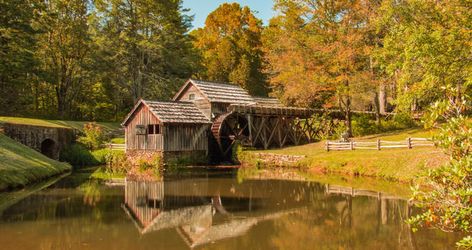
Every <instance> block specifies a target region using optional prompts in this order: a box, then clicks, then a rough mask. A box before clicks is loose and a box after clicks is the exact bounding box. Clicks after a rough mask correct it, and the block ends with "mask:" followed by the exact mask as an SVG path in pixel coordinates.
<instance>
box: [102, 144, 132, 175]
mask: <svg viewBox="0 0 472 250" xmlns="http://www.w3.org/2000/svg"><path fill="white" fill-rule="evenodd" d="M104 157H105V162H106V165H107V167H106V172H108V173H112V174H117V173H127V172H128V171H129V170H130V168H131V164H130V163H129V161H128V160H127V159H126V154H125V152H124V151H113V150H108V151H107V153H106V154H104Z"/></svg>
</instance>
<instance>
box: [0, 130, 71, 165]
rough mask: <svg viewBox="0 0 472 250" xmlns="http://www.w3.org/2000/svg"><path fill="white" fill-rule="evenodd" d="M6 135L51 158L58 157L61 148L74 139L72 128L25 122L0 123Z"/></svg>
mask: <svg viewBox="0 0 472 250" xmlns="http://www.w3.org/2000/svg"><path fill="white" fill-rule="evenodd" d="M0 126H2V127H3V130H4V133H5V135H6V136H8V137H10V138H12V139H14V140H15V141H18V142H20V143H22V144H24V145H26V146H28V147H30V148H32V149H34V150H36V151H38V152H40V153H42V154H44V155H46V156H47V157H49V158H52V159H56V160H57V159H59V155H60V152H61V150H63V149H64V148H65V147H66V146H68V145H70V144H72V143H73V142H74V140H75V134H76V132H75V131H74V129H71V128H66V127H43V126H34V125H25V124H12V123H4V124H0Z"/></svg>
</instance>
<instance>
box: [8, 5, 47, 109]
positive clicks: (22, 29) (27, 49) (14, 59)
mask: <svg viewBox="0 0 472 250" xmlns="http://www.w3.org/2000/svg"><path fill="white" fill-rule="evenodd" d="M38 7H39V6H38V1H34V0H0V107H1V108H0V114H4V115H7V114H15V113H18V112H26V111H27V110H28V108H30V106H29V105H31V101H30V98H29V97H31V96H30V95H29V92H30V91H29V85H28V82H30V81H31V80H32V78H33V73H34V68H35V66H36V63H37V61H36V60H35V58H34V57H33V55H34V51H35V46H36V33H37V30H36V29H35V28H34V26H35V15H34V9H35V8H38Z"/></svg>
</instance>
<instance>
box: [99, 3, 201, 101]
mask: <svg viewBox="0 0 472 250" xmlns="http://www.w3.org/2000/svg"><path fill="white" fill-rule="evenodd" d="M96 5H97V12H96V17H97V18H99V20H98V21H97V22H96V24H97V25H96V29H97V31H96V34H97V38H96V39H97V40H96V41H97V46H98V54H99V55H100V58H99V61H100V64H102V65H101V69H102V70H104V72H103V73H102V74H101V80H102V81H103V82H104V83H105V84H106V85H108V86H114V88H115V89H117V93H116V94H117V95H115V96H114V97H115V98H118V100H117V101H118V102H123V103H125V106H127V107H129V106H130V105H132V103H133V102H136V101H137V100H138V99H139V98H142V97H145V98H156V99H168V98H170V97H171V95H172V94H173V93H174V92H175V91H176V90H177V89H178V87H179V86H180V85H181V84H182V82H184V80H185V79H186V78H189V77H190V76H191V75H192V73H193V70H194V68H195V67H196V56H195V53H194V51H193V49H192V44H191V40H190V38H189V36H188V35H187V32H188V30H189V27H190V21H191V18H190V17H188V16H186V15H184V14H183V13H182V12H183V10H182V7H181V5H182V1H174V0H164V1H150V0H129V1H123V0H102V1H97V3H96ZM123 96H125V97H123ZM123 98H124V100H122V101H120V100H121V99H123Z"/></svg>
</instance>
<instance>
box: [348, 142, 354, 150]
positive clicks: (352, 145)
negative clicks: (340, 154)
mask: <svg viewBox="0 0 472 250" xmlns="http://www.w3.org/2000/svg"><path fill="white" fill-rule="evenodd" d="M349 146H350V148H351V150H354V142H353V141H350V145H349Z"/></svg>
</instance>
